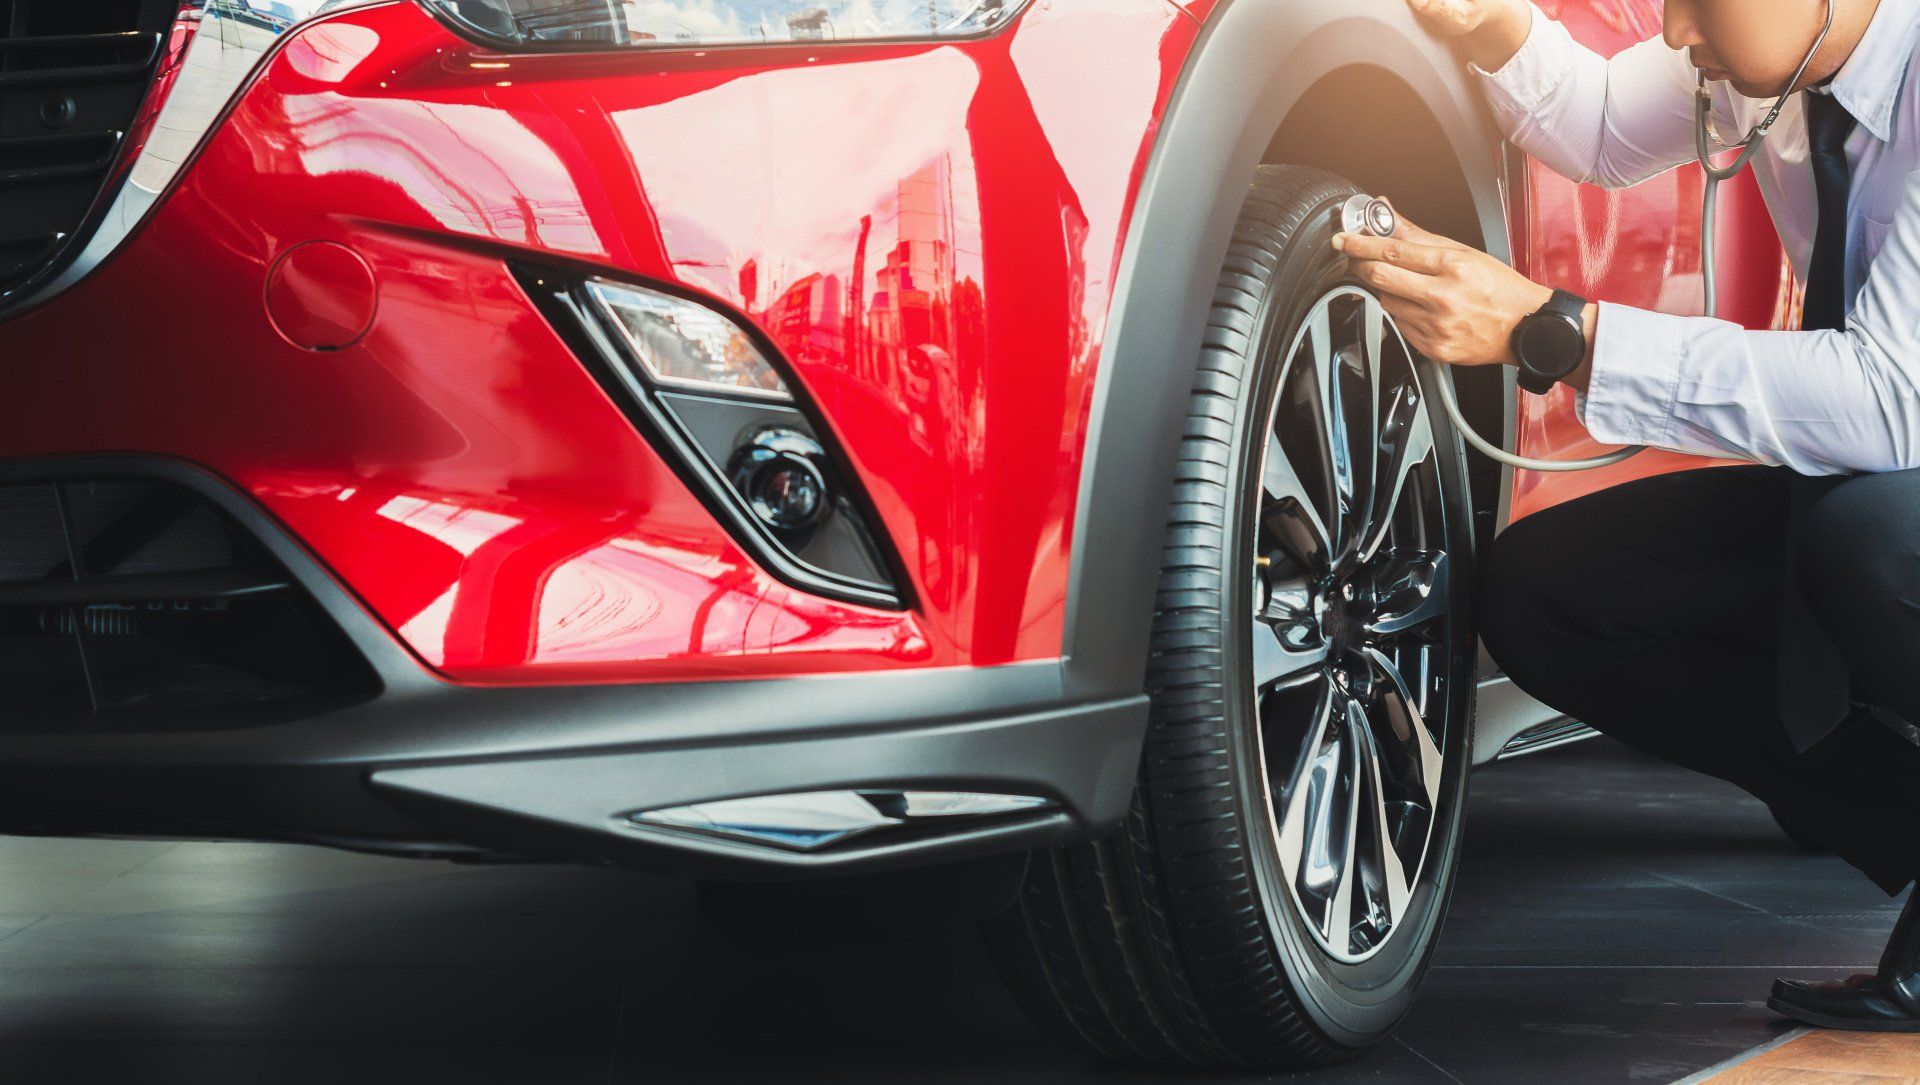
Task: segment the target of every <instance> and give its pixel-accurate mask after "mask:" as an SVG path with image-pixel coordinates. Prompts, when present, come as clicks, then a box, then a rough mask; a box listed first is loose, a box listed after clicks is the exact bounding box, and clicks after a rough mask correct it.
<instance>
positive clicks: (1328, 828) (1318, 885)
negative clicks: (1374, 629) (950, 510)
mask: <svg viewBox="0 0 1920 1085" xmlns="http://www.w3.org/2000/svg"><path fill="white" fill-rule="evenodd" d="M1348 701H1349V699H1348V698H1347V697H1346V696H1345V695H1344V694H1342V693H1340V692H1339V690H1337V689H1336V688H1335V687H1334V685H1333V683H1331V682H1328V683H1326V684H1324V685H1323V686H1322V687H1321V691H1320V696H1319V698H1318V699H1317V700H1316V702H1315V704H1314V709H1313V719H1312V722H1311V725H1310V726H1309V727H1308V734H1307V741H1306V742H1304V743H1303V744H1301V745H1300V746H1299V747H1298V750H1299V756H1298V758H1297V759H1296V760H1293V761H1291V762H1289V763H1290V764H1292V765H1293V766H1295V768H1296V771H1295V774H1294V776H1293V778H1292V779H1291V780H1289V781H1287V782H1286V784H1285V786H1284V787H1283V788H1279V789H1274V795H1275V799H1276V800H1277V801H1276V802H1275V809H1276V810H1279V811H1283V812H1282V813H1280V816H1279V820H1280V825H1279V834H1278V836H1279V839H1278V844H1279V852H1280V869H1281V870H1282V871H1283V872H1284V873H1285V876H1286V878H1287V880H1288V881H1289V882H1290V883H1291V884H1292V887H1293V891H1294V894H1295V896H1296V897H1297V898H1298V900H1299V902H1300V905H1301V910H1302V914H1303V915H1304V916H1305V918H1306V919H1307V921H1308V922H1309V923H1311V924H1312V925H1313V926H1314V927H1315V928H1316V929H1318V930H1319V931H1320V933H1321V936H1322V937H1326V938H1331V937H1332V935H1331V927H1330V925H1329V920H1330V919H1331V917H1332V915H1333V912H1332V906H1333V902H1334V898H1335V896H1336V895H1337V893H1338V892H1339V889H1340V882H1341V876H1342V871H1343V869H1344V866H1345V862H1346V859H1345V856H1344V855H1342V854H1340V852H1341V850H1342V846H1343V845H1344V844H1345V842H1346V841H1347V839H1348V837H1349V834H1348V832H1347V829H1346V826H1344V825H1341V824H1339V823H1338V822H1339V821H1341V820H1345V819H1344V817H1343V815H1344V814H1346V813H1347V812H1348V811H1349V810H1350V808H1351V807H1352V800H1351V798H1350V797H1349V795H1348V792H1350V791H1351V790H1352V784H1353V782H1354V781H1353V775H1352V773H1351V772H1350V771H1348V768H1349V766H1348V764H1347V762H1348V760H1349V757H1348V754H1347V745H1348V743H1347V741H1346V739H1345V737H1344V735H1343V732H1344V731H1345V730H1346V705H1347V704H1348ZM1274 737H1277V736H1274ZM1269 764H1270V765H1272V764H1273V762H1272V761H1271V760H1270V761H1269ZM1273 767H1275V768H1278V767H1279V766H1278V765H1274V766H1273Z"/></svg>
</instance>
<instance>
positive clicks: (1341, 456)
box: [1306, 305, 1354, 554]
mask: <svg viewBox="0 0 1920 1085" xmlns="http://www.w3.org/2000/svg"><path fill="white" fill-rule="evenodd" d="M1306 350H1307V354H1308V359H1307V360H1308V361H1310V362H1311V363H1312V371H1311V372H1310V373H1308V374H1307V376H1308V378H1309V379H1308V380H1307V381H1306V391H1307V397H1308V404H1307V407H1308V410H1309V413H1310V414H1311V415H1312V417H1313V420H1314V428H1315V429H1316V430H1317V431H1318V432H1317V434H1316V435H1317V436H1318V437H1319V443H1320V451H1321V453H1322V454H1323V455H1324V457H1325V459H1326V468H1327V474H1328V491H1327V507H1326V520H1327V527H1328V536H1329V542H1330V544H1331V545H1330V547H1329V549H1330V550H1331V551H1332V552H1333V553H1336V554H1338V553H1340V552H1341V550H1342V546H1343V544H1344V543H1345V542H1346V538H1347V536H1346V533H1345V528H1346V525H1347V522H1348V519H1349V517H1350V516H1351V512H1352V509H1353V505H1354V477H1353V447H1352V442H1351V435H1350V434H1349V433H1348V432H1347V417H1346V411H1345V409H1344V406H1343V404H1342V402H1341V395H1340V357H1339V354H1338V353H1337V351H1336V350H1335V348H1334V342H1333V317H1332V314H1331V313H1330V311H1329V310H1328V308H1327V307H1326V306H1324V305H1322V306H1318V307H1316V308H1315V309H1314V311H1313V313H1312V314H1311V315H1310V316H1309V317H1308V318H1307V339H1306Z"/></svg>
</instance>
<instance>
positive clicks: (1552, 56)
mask: <svg viewBox="0 0 1920 1085" xmlns="http://www.w3.org/2000/svg"><path fill="white" fill-rule="evenodd" d="M1573 58H1574V44H1573V35H1571V34H1569V33H1568V32H1567V28H1566V27H1564V26H1561V25H1560V24H1559V23H1558V22H1555V21H1554V20H1552V19H1549V18H1547V14H1546V12H1544V11H1541V10H1540V8H1539V6H1538V5H1533V25H1532V26H1530V27H1528V28H1527V40H1526V41H1524V42H1521V43H1520V51H1519V52H1517V53H1515V54H1513V56H1511V57H1509V58H1507V62H1506V63H1505V64H1502V65H1501V66H1500V70H1499V71H1496V72H1490V71H1488V70H1486V69H1485V68H1482V67H1481V66H1480V65H1478V64H1475V63H1473V62H1472V61H1468V62H1467V69H1468V70H1469V71H1472V72H1473V73H1474V74H1475V75H1478V76H1479V77H1480V78H1481V79H1482V80H1484V81H1485V86H1486V90H1487V104H1488V105H1490V106H1492V107H1493V110H1494V112H1495V113H1498V114H1500V115H1501V116H1503V117H1521V116H1525V115H1527V114H1530V113H1533V112H1534V111H1535V110H1537V109H1539V108H1540V103H1541V102H1544V101H1546V99H1547V95H1549V94H1552V93H1553V91H1554V88H1555V87H1558V86H1559V85H1560V84H1561V82H1562V81H1564V80H1565V79H1566V78H1567V73H1568V72H1570V71H1572V70H1573Z"/></svg>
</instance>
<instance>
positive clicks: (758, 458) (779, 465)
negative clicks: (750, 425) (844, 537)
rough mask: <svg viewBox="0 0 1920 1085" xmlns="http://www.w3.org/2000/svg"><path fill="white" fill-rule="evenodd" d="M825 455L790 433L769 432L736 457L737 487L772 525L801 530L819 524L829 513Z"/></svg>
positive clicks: (756, 437) (814, 444)
mask: <svg viewBox="0 0 1920 1085" xmlns="http://www.w3.org/2000/svg"><path fill="white" fill-rule="evenodd" d="M825 457H826V452H825V450H824V449H822V448H821V447H820V445H819V443H818V442H817V441H815V440H814V439H813V438H811V437H808V436H807V435H806V434H804V433H800V432H798V431H796V430H790V429H779V428H772V429H764V430H761V431H760V432H759V433H758V434H756V435H754V437H753V439H752V440H751V441H750V442H749V443H747V444H746V445H745V446H744V447H742V448H741V449H740V451H739V452H737V453H735V454H734V457H733V469H732V475H733V484H734V486H736V487H738V488H739V490H740V493H741V495H742V496H744V497H745V498H746V499H747V505H748V507H750V508H752V509H753V514H754V515H755V516H758V517H759V518H760V519H761V520H762V521H764V522H765V523H766V524H767V526H769V527H772V528H777V529H779V530H781V531H800V530H804V529H806V528H810V527H812V526H814V525H815V524H817V523H819V522H820V516H821V514H822V513H824V512H825V511H826V508H827V480H826V476H825V475H824V474H823V473H822V472H821V469H820V465H821V463H822V461H823V460H824V459H825Z"/></svg>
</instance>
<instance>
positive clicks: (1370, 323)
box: [1354, 294, 1387, 560]
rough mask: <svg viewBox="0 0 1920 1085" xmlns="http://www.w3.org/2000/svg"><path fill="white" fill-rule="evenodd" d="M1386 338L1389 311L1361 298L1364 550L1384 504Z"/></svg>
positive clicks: (1360, 529) (1358, 529) (1358, 527)
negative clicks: (1383, 376)
mask: <svg viewBox="0 0 1920 1085" xmlns="http://www.w3.org/2000/svg"><path fill="white" fill-rule="evenodd" d="M1386 336H1387V314H1386V310H1384V309H1382V308H1381V307H1380V302H1379V299H1377V298H1375V297H1374V296H1373V295H1371V294H1363V295H1361V298H1360V361H1361V370H1362V373H1361V376H1362V377H1363V378H1364V379H1365V380H1366V382H1367V409H1366V410H1365V411H1363V412H1361V417H1363V418H1365V419H1366V422H1367V426H1368V431H1367V432H1366V433H1364V434H1356V435H1355V436H1356V437H1358V438H1363V439H1364V440H1365V442H1366V443H1365V444H1364V445H1357V446H1356V447H1358V448H1363V449H1366V450H1367V451H1366V453H1364V455H1365V458H1366V461H1367V463H1366V469H1365V471H1364V474H1365V476H1366V477H1365V478H1363V479H1361V480H1360V482H1361V483H1362V484H1364V486H1365V489H1364V490H1362V491H1360V493H1359V494H1358V495H1357V497H1356V499H1355V503H1354V506H1355V507H1354V516H1355V517H1356V521H1357V522H1356V524H1355V526H1354V538H1356V539H1358V540H1359V542H1360V545H1361V546H1362V547H1365V546H1366V544H1367V542H1368V541H1369V538H1370V536H1371V535H1372V534H1373V529H1372V525H1373V524H1375V523H1377V522H1378V521H1377V519H1376V517H1375V508H1376V507H1377V506H1378V505H1379V503H1380V502H1379V500H1378V497H1379V494H1380V488H1381V484H1382V465H1381V463H1380V457H1379V455H1378V453H1377V451H1375V450H1377V449H1378V448H1379V447H1380V442H1381V440H1382V439H1383V438H1384V437H1385V436H1386V431H1385V426H1386V420H1384V419H1382V418H1381V417H1380V374H1381V372H1382V371H1383V370H1384V369H1385V367H1386V360H1387V359H1386V353H1387V352H1386ZM1372 556H1373V555H1372V551H1371V550H1368V551H1366V552H1365V553H1363V554H1362V555H1361V559H1362V560H1365V559H1366V558H1369V557H1372Z"/></svg>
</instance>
